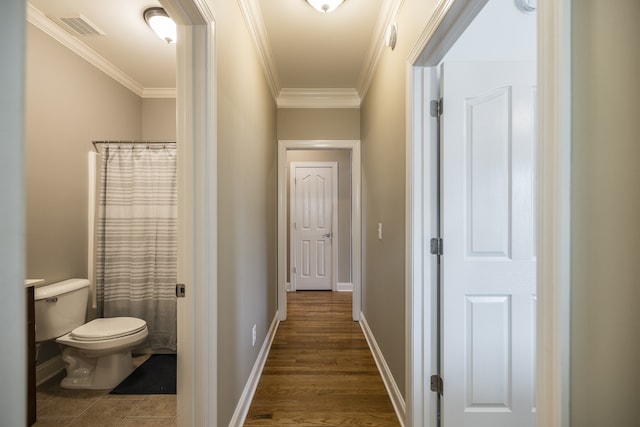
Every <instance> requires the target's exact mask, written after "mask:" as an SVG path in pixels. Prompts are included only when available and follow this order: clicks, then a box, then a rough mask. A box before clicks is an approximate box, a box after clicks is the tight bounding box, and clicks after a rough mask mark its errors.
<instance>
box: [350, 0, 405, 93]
mask: <svg viewBox="0 0 640 427" xmlns="http://www.w3.org/2000/svg"><path fill="white" fill-rule="evenodd" d="M403 4H404V0H385V1H384V2H383V6H382V9H381V10H380V14H379V15H378V21H377V22H376V26H375V29H374V30H373V34H372V35H371V43H370V44H369V48H368V50H367V54H366V56H365V59H364V61H363V64H364V65H363V67H362V69H361V70H360V74H359V75H358V86H357V88H358V93H359V94H360V99H364V97H365V96H366V94H367V91H368V90H369V86H371V81H372V80H373V76H374V75H375V71H376V69H377V68H378V63H379V62H380V58H381V57H382V52H383V51H384V49H385V48H386V46H385V37H386V34H387V27H388V26H389V24H391V23H392V22H394V21H395V20H396V19H397V16H398V12H399V11H400V9H401V8H402V5H403Z"/></svg>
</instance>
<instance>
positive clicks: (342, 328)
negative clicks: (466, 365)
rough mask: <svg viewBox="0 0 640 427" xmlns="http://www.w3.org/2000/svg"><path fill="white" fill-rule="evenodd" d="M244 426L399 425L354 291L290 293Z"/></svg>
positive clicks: (335, 426)
mask: <svg viewBox="0 0 640 427" xmlns="http://www.w3.org/2000/svg"><path fill="white" fill-rule="evenodd" d="M287 298H288V314H287V321H285V322H281V323H280V326H279V327H278V331H277V333H276V336H275V339H274V342H273V344H272V346H271V351H270V353H269V356H268V358H267V362H266V364H265V367H264V370H263V372H262V376H261V378H260V382H259V384H258V388H257V390H256V394H255V396H254V399H253V402H252V403H251V407H250V409H249V414H248V416H247V419H246V422H245V424H244V425H245V426H300V427H302V426H334V427H337V426H399V425H400V424H399V423H398V419H397V416H396V414H395V412H394V410H393V406H392V405H391V400H390V399H389V395H388V394H387V391H386V389H385V387H384V384H383V382H382V378H381V377H380V374H379V372H378V369H377V368H376V364H375V362H374V360H373V356H372V355H371V351H370V350H369V347H368V346H367V342H366V340H365V338H364V334H363V333H362V330H361V329H360V325H359V324H358V323H357V322H354V321H352V320H351V294H350V293H346V292H340V293H337V292H315V291H306V292H293V293H289V294H287Z"/></svg>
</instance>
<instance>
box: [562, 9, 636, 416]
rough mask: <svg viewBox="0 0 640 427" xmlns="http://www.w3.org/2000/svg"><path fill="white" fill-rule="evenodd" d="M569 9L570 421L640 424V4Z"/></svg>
mask: <svg viewBox="0 0 640 427" xmlns="http://www.w3.org/2000/svg"><path fill="white" fill-rule="evenodd" d="M572 3H573V11H572V19H573V22H572V26H573V30H572V43H573V58H572V67H573V72H572V84H573V88H572V92H573V99H572V108H573V117H572V128H573V130H572V132H573V136H572V159H571V160H572V176H571V180H572V201H571V222H572V229H571V232H572V242H571V251H572V259H571V273H572V280H571V310H572V313H571V425H572V426H575V427H599V426H620V427H623V426H624V427H631V426H636V425H638V405H639V404H640V398H639V397H638V396H639V395H638V385H639V384H640V368H639V367H638V361H640V332H639V330H638V326H639V325H640V310H639V309H638V301H640V279H639V278H640V262H638V260H639V257H640V225H639V220H638V212H639V211H640V190H639V184H640V165H639V159H640V120H639V119H638V117H639V115H640V108H639V107H638V97H639V96H640V83H639V81H638V76H640V49H638V41H639V40H640V26H639V25H638V21H640V2H638V1H636V0H615V1H599V0H584V1H574V2H572Z"/></svg>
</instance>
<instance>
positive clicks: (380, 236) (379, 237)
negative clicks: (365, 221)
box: [378, 222, 382, 240]
mask: <svg viewBox="0 0 640 427" xmlns="http://www.w3.org/2000/svg"><path fill="white" fill-rule="evenodd" d="M378 240H382V223H381V222H379V223H378Z"/></svg>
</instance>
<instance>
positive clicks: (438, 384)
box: [431, 375, 444, 396]
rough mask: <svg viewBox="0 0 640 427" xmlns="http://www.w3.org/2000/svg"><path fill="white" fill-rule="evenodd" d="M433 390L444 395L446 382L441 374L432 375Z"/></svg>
mask: <svg viewBox="0 0 640 427" xmlns="http://www.w3.org/2000/svg"><path fill="white" fill-rule="evenodd" d="M431 391H433V392H435V393H438V394H439V395H441V396H442V394H443V392H444V382H443V381H442V377H441V376H440V375H431Z"/></svg>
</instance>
